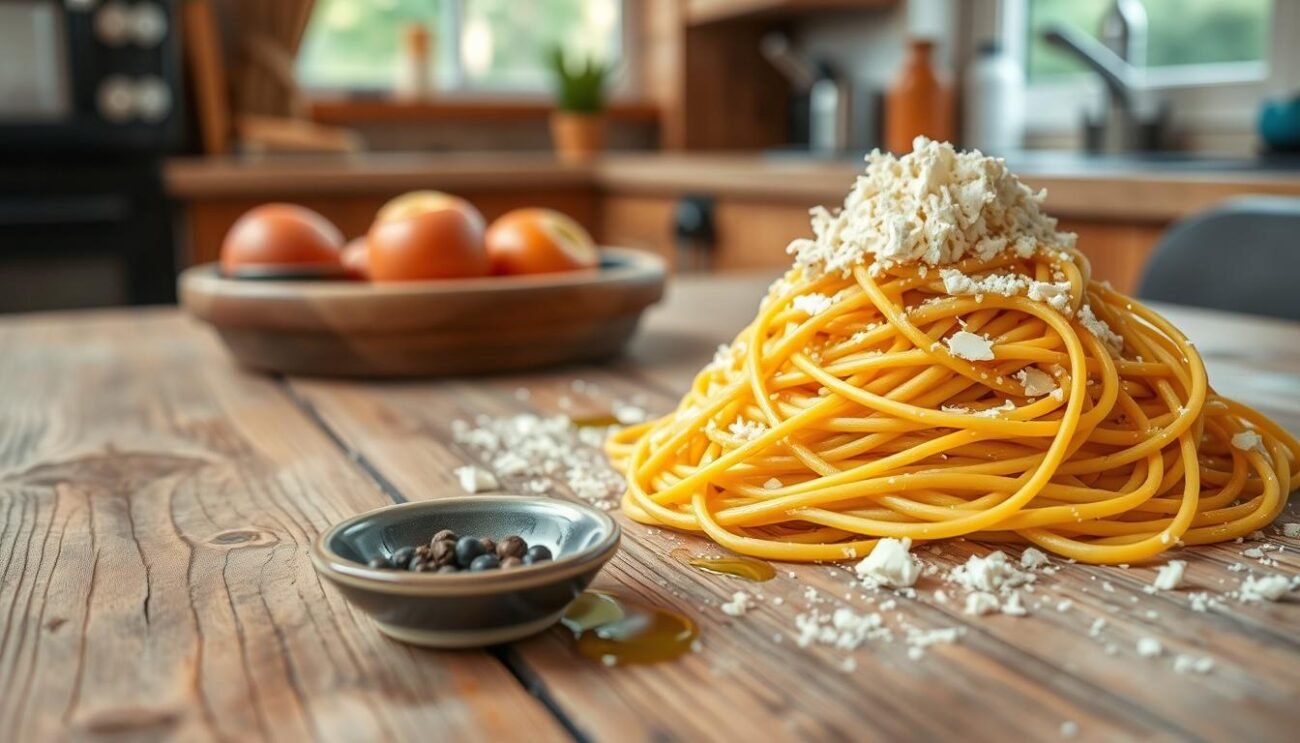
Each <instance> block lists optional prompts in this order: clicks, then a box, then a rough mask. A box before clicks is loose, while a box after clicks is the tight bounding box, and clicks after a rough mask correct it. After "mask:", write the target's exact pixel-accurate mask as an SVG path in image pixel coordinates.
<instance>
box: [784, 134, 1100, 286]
mask: <svg viewBox="0 0 1300 743" xmlns="http://www.w3.org/2000/svg"><path fill="white" fill-rule="evenodd" d="M1043 198H1044V193H1042V192H1039V193H1034V192H1033V191H1032V190H1030V188H1029V187H1028V186H1026V185H1025V184H1024V183H1021V181H1020V179H1019V178H1018V177H1016V175H1015V174H1014V173H1012V172H1011V171H1009V170H1008V169H1007V166H1006V162H1005V161H1003V160H1002V159H1001V158H995V157H986V156H985V155H983V154H981V153H980V152H979V151H977V150H973V151H970V152H958V151H957V150H956V149H954V148H953V146H952V145H951V144H949V143H947V142H935V141H933V140H930V139H927V138H926V137H917V138H916V140H915V142H914V143H913V149H912V152H911V153H909V154H907V155H903V156H902V157H895V156H893V155H891V154H889V153H882V152H880V150H873V151H872V152H871V154H869V155H868V156H867V170H866V173H865V174H863V175H861V176H859V177H858V179H857V183H856V184H855V185H854V187H853V190H851V191H850V192H849V194H848V196H847V197H846V198H845V199H844V206H843V207H842V208H841V209H839V210H838V211H836V212H834V213H832V212H830V211H827V210H826V209H825V208H822V207H816V208H814V209H813V210H812V212H811V213H812V229H813V234H814V235H815V237H814V238H813V239H806V238H804V239H798V240H795V241H794V242H792V243H790V246H789V248H787V252H789V253H791V254H793V255H794V256H795V265H796V266H799V267H801V268H803V269H804V273H805V274H806V275H807V276H809V277H810V278H815V277H817V276H820V275H822V274H825V273H835V272H840V273H843V274H845V275H847V274H848V272H849V271H850V270H852V268H853V266H855V265H860V264H864V263H876V264H879V265H880V266H882V267H884V268H888V267H890V266H894V265H898V264H908V263H923V264H926V265H929V266H943V265H950V264H953V263H957V262H959V261H961V260H963V259H965V258H979V259H981V260H988V259H990V258H993V257H994V256H996V255H998V254H1000V253H1003V252H1006V251H1014V252H1015V253H1016V254H1017V255H1018V256H1019V257H1021V258H1028V257H1029V256H1030V255H1031V254H1033V253H1034V252H1035V251H1037V250H1039V249H1057V250H1060V249H1065V248H1072V247H1073V246H1074V243H1075V235H1074V234H1073V233H1066V232H1057V231H1056V219H1054V218H1052V217H1049V216H1047V215H1046V214H1044V213H1043V211H1042V208H1041V204H1042V201H1043Z"/></svg>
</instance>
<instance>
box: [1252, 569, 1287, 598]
mask: <svg viewBox="0 0 1300 743" xmlns="http://www.w3.org/2000/svg"><path fill="white" fill-rule="evenodd" d="M1292 588H1294V586H1293V585H1292V583H1291V581H1290V579H1288V578H1287V577H1286V576H1284V575H1260V576H1255V575H1248V576H1246V580H1244V581H1242V583H1241V600H1242V601H1277V600H1278V599H1280V598H1282V596H1283V595H1285V594H1286V593H1287V592H1288V591H1290V590H1291V589H1292Z"/></svg>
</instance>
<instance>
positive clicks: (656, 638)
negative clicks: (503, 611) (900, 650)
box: [560, 591, 699, 666]
mask: <svg viewBox="0 0 1300 743" xmlns="http://www.w3.org/2000/svg"><path fill="white" fill-rule="evenodd" d="M560 622H561V623H562V624H563V625H564V626H565V627H567V628H569V631H571V632H573V636H574V638H575V639H576V641H577V647H578V652H579V653H580V654H582V655H583V656H585V657H587V658H590V659H592V660H596V661H600V662H601V663H604V664H605V665H607V666H617V665H626V664H635V663H661V662H664V661H670V660H675V659H677V658H679V657H681V656H682V655H683V654H685V653H687V652H689V651H690V649H691V645H692V644H693V643H694V642H695V638H696V637H697V636H699V629H698V628H697V627H696V625H695V622H693V621H691V620H690V619H689V618H688V617H686V616H684V615H682V614H678V613H677V612H675V611H671V610H669V609H662V608H658V607H653V606H646V605H644V604H639V603H637V602H635V601H630V600H628V599H625V598H623V597H621V596H618V595H617V594H613V593H607V592H605V591H587V592H585V593H583V594H582V595H581V596H579V597H578V599H577V600H576V601H574V602H573V605H572V606H570V607H569V610H568V611H567V612H565V614H564V618H563V619H561V620H560Z"/></svg>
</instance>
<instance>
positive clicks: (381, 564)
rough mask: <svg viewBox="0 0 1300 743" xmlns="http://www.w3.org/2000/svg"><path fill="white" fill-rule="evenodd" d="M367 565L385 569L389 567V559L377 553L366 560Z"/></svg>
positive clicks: (376, 568)
mask: <svg viewBox="0 0 1300 743" xmlns="http://www.w3.org/2000/svg"><path fill="white" fill-rule="evenodd" d="M366 567H368V568H374V569H375V570H383V569H385V568H387V567H388V560H386V559H384V556H383V555H375V556H374V557H372V558H370V559H369V560H367V561H366Z"/></svg>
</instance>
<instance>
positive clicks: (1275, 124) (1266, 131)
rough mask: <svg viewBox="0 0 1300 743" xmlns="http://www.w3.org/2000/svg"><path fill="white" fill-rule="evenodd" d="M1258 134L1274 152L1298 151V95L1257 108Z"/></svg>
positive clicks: (1299, 111) (1299, 110)
mask: <svg viewBox="0 0 1300 743" xmlns="http://www.w3.org/2000/svg"><path fill="white" fill-rule="evenodd" d="M1259 136H1260V138H1261V139H1263V140H1264V143H1265V144H1267V145H1268V148H1269V149H1270V150H1273V151H1275V152H1300V95H1296V96H1292V97H1291V98H1289V99H1286V100H1267V101H1264V103H1263V104H1262V105H1261V106H1260V108H1259Z"/></svg>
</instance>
